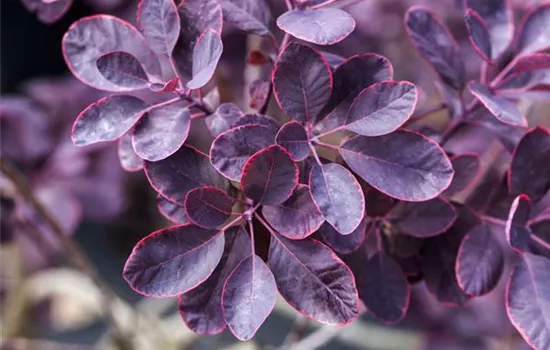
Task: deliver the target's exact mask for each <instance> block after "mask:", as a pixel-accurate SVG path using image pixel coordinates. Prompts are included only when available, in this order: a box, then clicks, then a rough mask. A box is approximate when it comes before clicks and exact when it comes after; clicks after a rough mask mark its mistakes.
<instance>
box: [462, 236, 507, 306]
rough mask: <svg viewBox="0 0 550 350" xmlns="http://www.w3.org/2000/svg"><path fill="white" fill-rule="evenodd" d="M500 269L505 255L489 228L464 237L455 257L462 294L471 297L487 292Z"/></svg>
mask: <svg viewBox="0 0 550 350" xmlns="http://www.w3.org/2000/svg"><path fill="white" fill-rule="evenodd" d="M503 269H504V253H503V252H502V247H501V246H500V243H499V241H498V240H497V239H496V237H495V236H494V235H493V233H492V232H491V228H490V227H489V226H487V225H483V226H478V227H476V228H474V229H473V230H472V231H470V232H469V233H468V234H467V235H466V237H464V239H463V240H462V243H461V244H460V248H459V249H458V253H457V257H456V279H457V282H458V285H459V286H460V288H461V289H462V290H463V291H464V292H466V293H467V294H468V295H472V296H481V295H484V294H487V293H489V292H490V291H491V290H493V288H495V286H496V285H497V283H498V281H499V279H500V276H501V275H502V270H503Z"/></svg>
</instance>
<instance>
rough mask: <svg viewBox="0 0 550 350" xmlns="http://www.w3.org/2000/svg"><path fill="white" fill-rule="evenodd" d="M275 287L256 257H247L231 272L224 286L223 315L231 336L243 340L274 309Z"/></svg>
mask: <svg viewBox="0 0 550 350" xmlns="http://www.w3.org/2000/svg"><path fill="white" fill-rule="evenodd" d="M276 297H277V285H276V284H275V278H274V277H273V274H272V273H271V271H270V270H269V267H267V265H266V264H265V263H264V262H263V260H262V259H261V258H260V257H259V256H257V255H253V256H250V257H248V258H246V259H244V260H243V261H241V263H240V264H239V265H237V267H235V269H234V270H233V271H232V272H231V274H230V275H229V277H228V278H227V281H226V282H225V285H224V287H223V294H222V304H223V314H224V317H225V320H226V322H227V325H228V326H229V329H230V330H231V333H233V334H234V335H235V337H237V339H239V340H242V341H246V340H250V339H252V337H254V334H256V331H257V330H258V328H260V326H261V325H262V324H263V323H264V321H265V319H266V318H267V316H269V314H270V313H271V310H273V307H274V306H275V300H276Z"/></svg>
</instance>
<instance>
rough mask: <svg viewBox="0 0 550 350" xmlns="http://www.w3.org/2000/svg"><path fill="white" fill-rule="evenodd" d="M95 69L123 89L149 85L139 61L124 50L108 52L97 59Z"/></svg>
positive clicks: (135, 88) (141, 87) (140, 87)
mask: <svg viewBox="0 0 550 350" xmlns="http://www.w3.org/2000/svg"><path fill="white" fill-rule="evenodd" d="M96 64H97V69H98V70H99V72H100V73H101V74H102V75H103V76H104V77H105V79H107V80H109V81H110V82H111V83H113V84H115V85H116V86H120V87H121V88H123V89H128V90H137V89H143V88H146V87H147V86H148V85H149V78H148V77H147V73H145V70H144V69H143V67H142V66H141V63H139V61H138V60H137V59H136V58H135V57H134V56H132V55H130V54H129V53H126V52H122V51H118V52H110V53H107V54H105V55H103V56H101V57H99V58H98V59H97V62H96Z"/></svg>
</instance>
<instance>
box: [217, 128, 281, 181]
mask: <svg viewBox="0 0 550 350" xmlns="http://www.w3.org/2000/svg"><path fill="white" fill-rule="evenodd" d="M276 133H277V131H276V130H274V129H273V128H270V127H267V126H263V125H251V124H246V125H242V126H238V127H235V128H233V129H230V130H228V131H226V132H223V133H221V134H219V135H218V137H216V139H215V140H214V142H213V143H212V147H211V148H210V161H211V162H212V165H213V166H214V168H216V169H217V170H218V171H219V172H220V173H221V174H222V175H223V176H225V177H227V178H228V179H230V180H234V181H239V180H240V179H241V174H242V171H243V168H244V165H245V163H246V162H247V161H248V159H249V158H250V157H251V156H252V155H253V154H254V153H256V152H258V151H260V150H262V149H264V148H266V147H269V146H271V145H272V144H273V142H274V140H275V135H276Z"/></svg>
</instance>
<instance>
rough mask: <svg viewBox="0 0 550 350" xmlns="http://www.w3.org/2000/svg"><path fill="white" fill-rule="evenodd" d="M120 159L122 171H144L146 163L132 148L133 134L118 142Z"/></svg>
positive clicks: (128, 134)
mask: <svg viewBox="0 0 550 350" xmlns="http://www.w3.org/2000/svg"><path fill="white" fill-rule="evenodd" d="M118 159H119V160H120V165H121V166H122V169H124V170H126V171H130V172H136V171H140V170H141V169H143V166H144V164H145V163H144V161H143V159H141V158H140V157H139V156H138V155H137V154H136V151H134V147H133V146H132V134H131V133H127V134H125V135H124V136H122V137H121V138H120V140H118Z"/></svg>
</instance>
